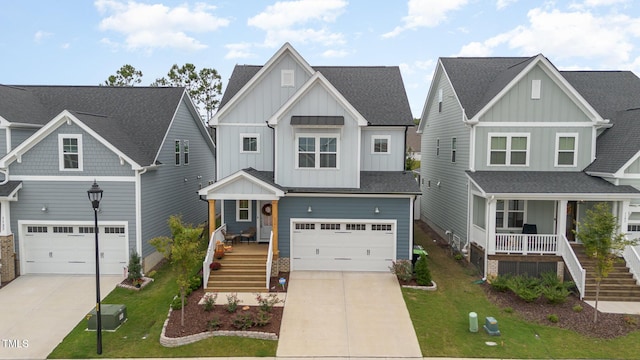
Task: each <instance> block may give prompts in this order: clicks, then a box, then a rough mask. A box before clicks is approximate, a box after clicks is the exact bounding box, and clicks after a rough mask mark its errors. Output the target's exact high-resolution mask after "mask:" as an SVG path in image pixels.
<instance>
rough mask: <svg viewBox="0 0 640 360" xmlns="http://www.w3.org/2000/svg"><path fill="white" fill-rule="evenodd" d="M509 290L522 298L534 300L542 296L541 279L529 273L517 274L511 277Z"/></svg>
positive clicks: (527, 300)
mask: <svg viewBox="0 0 640 360" xmlns="http://www.w3.org/2000/svg"><path fill="white" fill-rule="evenodd" d="M508 287H509V290H511V291H513V293H514V294H516V295H517V296H518V297H519V298H520V299H522V300H524V301H526V302H533V301H535V300H536V299H538V298H539V297H540V293H541V289H540V279H538V278H535V277H530V276H528V275H517V276H513V277H511V278H510V279H509V282H508Z"/></svg>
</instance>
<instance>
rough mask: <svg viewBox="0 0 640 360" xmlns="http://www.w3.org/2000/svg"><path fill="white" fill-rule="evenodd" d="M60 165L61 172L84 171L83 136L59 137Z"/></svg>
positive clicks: (60, 135) (62, 135)
mask: <svg viewBox="0 0 640 360" xmlns="http://www.w3.org/2000/svg"><path fill="white" fill-rule="evenodd" d="M58 151H59V165H60V170H61V171H82V135H80V134H69V135H66V134H59V135H58Z"/></svg>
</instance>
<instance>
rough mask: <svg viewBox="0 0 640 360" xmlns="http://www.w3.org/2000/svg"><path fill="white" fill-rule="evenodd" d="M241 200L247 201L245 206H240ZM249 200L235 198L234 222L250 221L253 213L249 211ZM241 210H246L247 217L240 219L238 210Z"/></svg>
mask: <svg viewBox="0 0 640 360" xmlns="http://www.w3.org/2000/svg"><path fill="white" fill-rule="evenodd" d="M241 201H246V202H247V207H240V202H241ZM251 208H252V206H251V200H249V199H242V200H236V222H251V216H252V215H253V214H252V213H251ZM241 210H247V216H248V218H247V219H241V218H240V211H241Z"/></svg>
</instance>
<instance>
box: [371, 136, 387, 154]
mask: <svg viewBox="0 0 640 360" xmlns="http://www.w3.org/2000/svg"><path fill="white" fill-rule="evenodd" d="M376 140H387V151H375V150H376V146H375V142H376ZM371 154H372V155H390V154H391V135H371Z"/></svg>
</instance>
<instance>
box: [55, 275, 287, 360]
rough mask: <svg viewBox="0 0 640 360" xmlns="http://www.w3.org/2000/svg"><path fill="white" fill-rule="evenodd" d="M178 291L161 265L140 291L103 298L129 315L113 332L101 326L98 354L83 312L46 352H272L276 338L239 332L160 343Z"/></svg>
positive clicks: (125, 354) (178, 354) (84, 354)
mask: <svg viewBox="0 0 640 360" xmlns="http://www.w3.org/2000/svg"><path fill="white" fill-rule="evenodd" d="M177 293H178V287H177V285H176V277H175V274H174V273H173V272H172V271H171V265H169V264H166V265H164V266H163V267H162V268H161V269H159V270H158V272H157V274H156V276H155V281H154V282H153V283H152V284H150V285H148V286H147V287H145V288H144V289H143V290H141V291H140V292H136V291H133V290H128V289H122V288H116V289H115V290H113V291H112V292H111V293H110V294H109V295H108V296H107V297H106V298H105V300H104V301H103V302H102V303H103V304H125V305H126V306H127V316H128V320H127V321H126V322H125V323H124V324H123V325H122V326H121V327H120V328H119V329H118V330H117V331H115V332H107V331H104V332H103V335H102V342H103V352H102V355H101V356H98V355H97V354H96V333H95V332H94V331H85V328H86V323H87V322H86V320H85V319H84V318H83V319H79V320H80V322H79V323H78V325H77V326H76V327H75V328H74V329H73V330H72V331H71V332H70V333H69V335H67V336H66V337H65V338H64V340H63V341H62V343H60V345H58V347H56V349H55V350H54V351H53V352H52V353H51V354H49V358H52V359H60V358H69V359H71V358H96V357H103V358H131V357H144V358H153V357H205V356H207V357H209V356H211V357H214V356H215V357H220V356H234V357H246V356H255V357H259V356H275V353H276V347H277V345H278V343H277V341H267V340H255V339H246V338H240V337H213V338H208V339H205V340H202V341H199V342H196V343H194V344H190V345H185V346H181V347H176V348H165V347H163V346H162V345H160V342H159V339H160V332H161V331H162V325H163V324H164V321H165V320H166V318H167V314H168V312H169V304H170V303H171V300H172V299H173V296H174V295H175V294H177Z"/></svg>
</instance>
